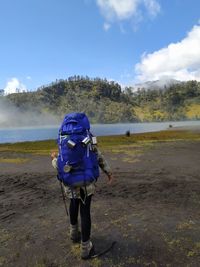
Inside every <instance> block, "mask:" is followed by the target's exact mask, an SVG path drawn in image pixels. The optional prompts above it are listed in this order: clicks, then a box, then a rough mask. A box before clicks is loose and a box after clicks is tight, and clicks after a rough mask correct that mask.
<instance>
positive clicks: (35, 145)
mask: <svg viewBox="0 0 200 267" xmlns="http://www.w3.org/2000/svg"><path fill="white" fill-rule="evenodd" d="M179 140H193V141H194V140H200V134H199V133H198V132H192V131H180V130H168V131H160V132H152V133H139V134H131V136H130V137H127V136H125V135H115V136H102V137H98V145H99V148H100V149H102V150H107V149H109V150H113V151H115V150H116V151H117V150H118V149H119V150H121V149H124V148H127V147H129V146H134V147H137V145H138V146H141V145H143V146H145V145H150V144H151V143H153V142H163V141H179ZM51 151H57V144H56V141H55V140H47V141H36V142H21V143H14V144H0V153H2V152H15V153H23V154H24V153H29V154H35V155H49V154H50V153H51ZM1 160H3V159H2V158H0V161H1ZM5 160H6V159H5ZM9 160H12V159H9ZM20 160H23V159H20ZM15 161H18V159H15Z"/></svg>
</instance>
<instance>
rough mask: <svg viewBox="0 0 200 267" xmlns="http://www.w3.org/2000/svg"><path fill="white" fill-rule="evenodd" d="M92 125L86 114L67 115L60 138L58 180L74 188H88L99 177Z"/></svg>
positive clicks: (60, 131) (61, 128)
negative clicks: (91, 131)
mask: <svg viewBox="0 0 200 267" xmlns="http://www.w3.org/2000/svg"><path fill="white" fill-rule="evenodd" d="M93 138H94V137H93V136H92V134H91V133H90V123H89V120H88V118H87V116H86V115H85V114H84V113H70V114H67V115H66V116H65V118H64V120H63V122H62V124H61V127H60V130H59V136H58V145H59V155H58V161H57V166H58V179H59V180H61V181H62V182H63V183H64V184H65V185H67V186H69V187H71V188H73V187H79V186H86V185H88V184H90V183H91V182H93V181H96V180H97V178H98V177H99V165H98V160H97V154H96V153H95V152H94V151H93V142H92V140H93Z"/></svg>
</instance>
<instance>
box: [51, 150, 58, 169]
mask: <svg viewBox="0 0 200 267" xmlns="http://www.w3.org/2000/svg"><path fill="white" fill-rule="evenodd" d="M51 159H52V161H51V163H52V166H53V167H54V169H57V154H56V152H54V151H53V152H52V153H51Z"/></svg>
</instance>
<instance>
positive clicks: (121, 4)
mask: <svg viewBox="0 0 200 267" xmlns="http://www.w3.org/2000/svg"><path fill="white" fill-rule="evenodd" d="M96 2H97V5H98V7H99V8H100V11H101V13H102V15H103V16H104V18H105V20H106V23H105V24H104V29H105V30H108V29H109V27H108V25H110V24H111V23H113V22H115V21H124V20H128V19H131V18H135V19H136V20H138V19H137V18H138V17H140V20H141V8H143V9H144V8H145V9H146V11H147V13H148V15H149V16H150V17H155V16H156V15H157V14H158V13H159V12H160V5H159V3H158V1H157V0H96ZM105 25H107V27H106V28H105Z"/></svg>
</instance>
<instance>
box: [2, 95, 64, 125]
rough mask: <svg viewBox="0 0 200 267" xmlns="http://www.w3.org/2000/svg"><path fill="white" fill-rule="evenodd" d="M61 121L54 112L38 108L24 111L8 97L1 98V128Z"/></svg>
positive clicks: (52, 123) (53, 123)
mask: <svg viewBox="0 0 200 267" xmlns="http://www.w3.org/2000/svg"><path fill="white" fill-rule="evenodd" d="M59 122H60V119H59V118H58V117H56V116H54V115H53V114H48V113H40V112H39V111H36V110H29V111H27V110H26V111H22V110H20V109H18V108H17V107H16V106H14V105H13V104H12V103H10V102H9V101H8V100H7V99H5V98H1V99H0V128H12V127H24V126H44V125H56V124H59Z"/></svg>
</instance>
